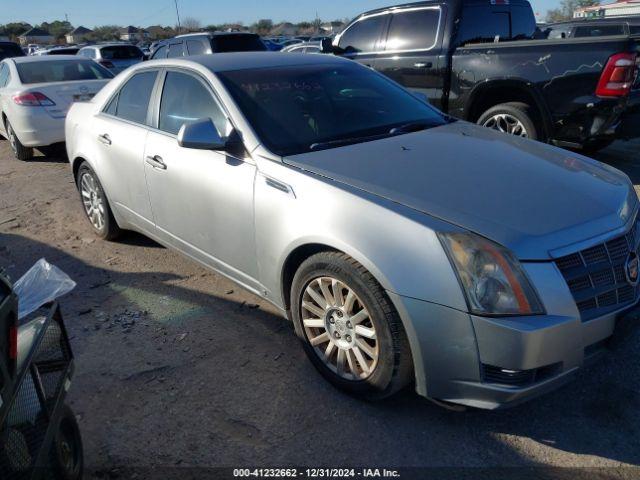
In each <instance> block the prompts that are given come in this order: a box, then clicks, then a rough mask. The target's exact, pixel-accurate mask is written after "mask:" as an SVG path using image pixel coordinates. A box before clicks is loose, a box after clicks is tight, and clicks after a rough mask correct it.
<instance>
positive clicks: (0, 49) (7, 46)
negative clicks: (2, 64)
mask: <svg viewBox="0 0 640 480" xmlns="http://www.w3.org/2000/svg"><path fill="white" fill-rule="evenodd" d="M23 56H24V52H23V51H22V49H21V48H20V47H19V46H18V45H16V44H15V43H0V60H3V59H5V58H9V57H23Z"/></svg>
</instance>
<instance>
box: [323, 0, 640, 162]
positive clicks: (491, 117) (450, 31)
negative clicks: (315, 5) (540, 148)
mask: <svg viewBox="0 0 640 480" xmlns="http://www.w3.org/2000/svg"><path fill="white" fill-rule="evenodd" d="M535 30H536V24H535V18H534V15H533V11H532V10H531V5H530V4H529V2H527V1H526V0H512V1H510V2H487V1H486V0H433V1H426V2H419V3H413V4H409V5H404V6H398V7H390V8H384V9H378V10H373V11H371V12H367V13H364V14H362V15H360V16H359V17H357V18H356V19H355V20H354V21H353V22H351V23H350V24H349V25H347V27H346V28H345V29H344V30H343V32H342V33H340V34H339V35H338V36H337V37H336V38H335V40H334V42H333V46H332V45H329V44H328V42H326V41H325V42H324V45H325V51H333V52H334V53H336V54H339V55H342V56H344V57H346V58H350V59H353V60H355V61H357V62H360V63H362V64H364V65H367V66H370V67H372V68H374V69H376V70H378V71H380V72H382V73H384V74H385V75H387V76H389V77H390V78H392V79H394V80H396V81H397V82H399V83H401V84H402V85H404V86H406V87H408V88H410V89H413V90H416V91H418V92H421V93H423V94H425V95H427V96H428V98H429V101H430V102H431V103H433V105H435V106H436V107H438V108H440V109H442V110H443V111H445V112H447V113H449V114H451V115H453V116H455V117H458V118H462V119H465V120H468V121H471V122H475V123H478V124H480V125H484V126H486V127H489V128H494V129H497V130H500V131H503V132H506V133H511V134H514V135H519V136H526V137H528V138H532V139H537V140H541V141H547V142H551V143H553V144H555V145H558V146H564V147H571V148H582V149H585V150H587V151H593V150H597V149H599V148H602V147H604V146H606V145H608V144H609V143H611V142H612V141H614V140H615V139H618V138H632V137H637V136H639V135H640V79H639V78H638V76H637V69H638V67H637V66H638V61H639V60H638V59H639V57H638V53H637V51H638V45H639V43H640V39H638V38H637V37H635V38H634V37H628V36H615V37H598V38H597V39H583V38H580V39H563V40H546V39H542V40H531V38H532V37H533V36H534V34H535Z"/></svg>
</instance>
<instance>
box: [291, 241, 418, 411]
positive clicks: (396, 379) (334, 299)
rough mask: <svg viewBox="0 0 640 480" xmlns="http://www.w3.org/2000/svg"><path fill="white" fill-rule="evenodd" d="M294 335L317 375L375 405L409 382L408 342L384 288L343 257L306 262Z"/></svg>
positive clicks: (298, 283)
mask: <svg viewBox="0 0 640 480" xmlns="http://www.w3.org/2000/svg"><path fill="white" fill-rule="evenodd" d="M291 299H292V314H293V320H294V325H295V329H296V334H297V335H298V336H299V337H300V339H301V340H302V343H303V346H304V349H305V352H306V354H307V356H308V357H309V359H310V360H311V362H312V363H313V365H314V366H315V367H316V368H317V369H318V371H319V372H320V373H321V374H322V375H323V376H324V377H325V378H326V379H327V380H328V381H329V382H331V383H332V384H333V385H335V386H336V387H338V388H340V389H342V390H345V391H347V392H349V393H352V394H356V395H359V396H362V397H365V398H368V399H372V400H376V399H381V398H385V397H388V396H390V395H392V394H393V393H395V392H397V391H398V390H400V389H402V388H403V387H404V386H406V385H407V384H408V383H409V381H410V380H411V372H412V362H411V352H410V348H409V342H408V339H407V336H406V333H405V331H404V328H403V326H402V322H401V320H400V318H399V316H398V314H397V312H396V311H395V308H394V307H393V305H392V304H391V302H390V300H389V299H388V298H387V296H386V294H385V291H384V289H383V288H382V287H381V286H380V284H378V282H377V281H376V280H375V278H374V277H373V276H372V275H371V274H370V273H369V272H368V271H367V270H366V269H365V268H364V267H363V266H362V265H360V264H359V263H358V262H356V261H355V260H353V259H352V258H351V257H349V256H347V255H345V254H343V253H339V252H321V253H318V254H316V255H313V256H312V257H310V258H308V259H307V260H306V261H305V262H303V263H302V265H301V266H300V268H299V269H298V271H297V272H296V274H295V276H294V279H293V285H292V290H291Z"/></svg>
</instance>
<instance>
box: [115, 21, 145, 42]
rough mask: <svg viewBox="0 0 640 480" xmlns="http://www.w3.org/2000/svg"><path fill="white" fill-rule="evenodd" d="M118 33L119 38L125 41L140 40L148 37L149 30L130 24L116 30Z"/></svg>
mask: <svg viewBox="0 0 640 480" xmlns="http://www.w3.org/2000/svg"><path fill="white" fill-rule="evenodd" d="M118 35H120V40H123V41H125V42H140V41H142V40H147V39H148V38H149V32H147V31H146V30H144V29H142V28H136V27H133V26H131V25H129V26H128V27H125V28H121V29H120V30H118Z"/></svg>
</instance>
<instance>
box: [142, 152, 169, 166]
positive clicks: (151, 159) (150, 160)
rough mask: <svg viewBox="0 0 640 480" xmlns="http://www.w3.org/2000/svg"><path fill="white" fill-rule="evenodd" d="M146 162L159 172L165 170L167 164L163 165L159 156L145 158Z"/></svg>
mask: <svg viewBox="0 0 640 480" xmlns="http://www.w3.org/2000/svg"><path fill="white" fill-rule="evenodd" d="M146 162H147V163H148V164H149V165H151V166H152V167H153V168H157V169H159V170H166V169H167V164H166V163H164V160H162V157H161V156H160V155H155V156H153V157H147V158H146Z"/></svg>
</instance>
